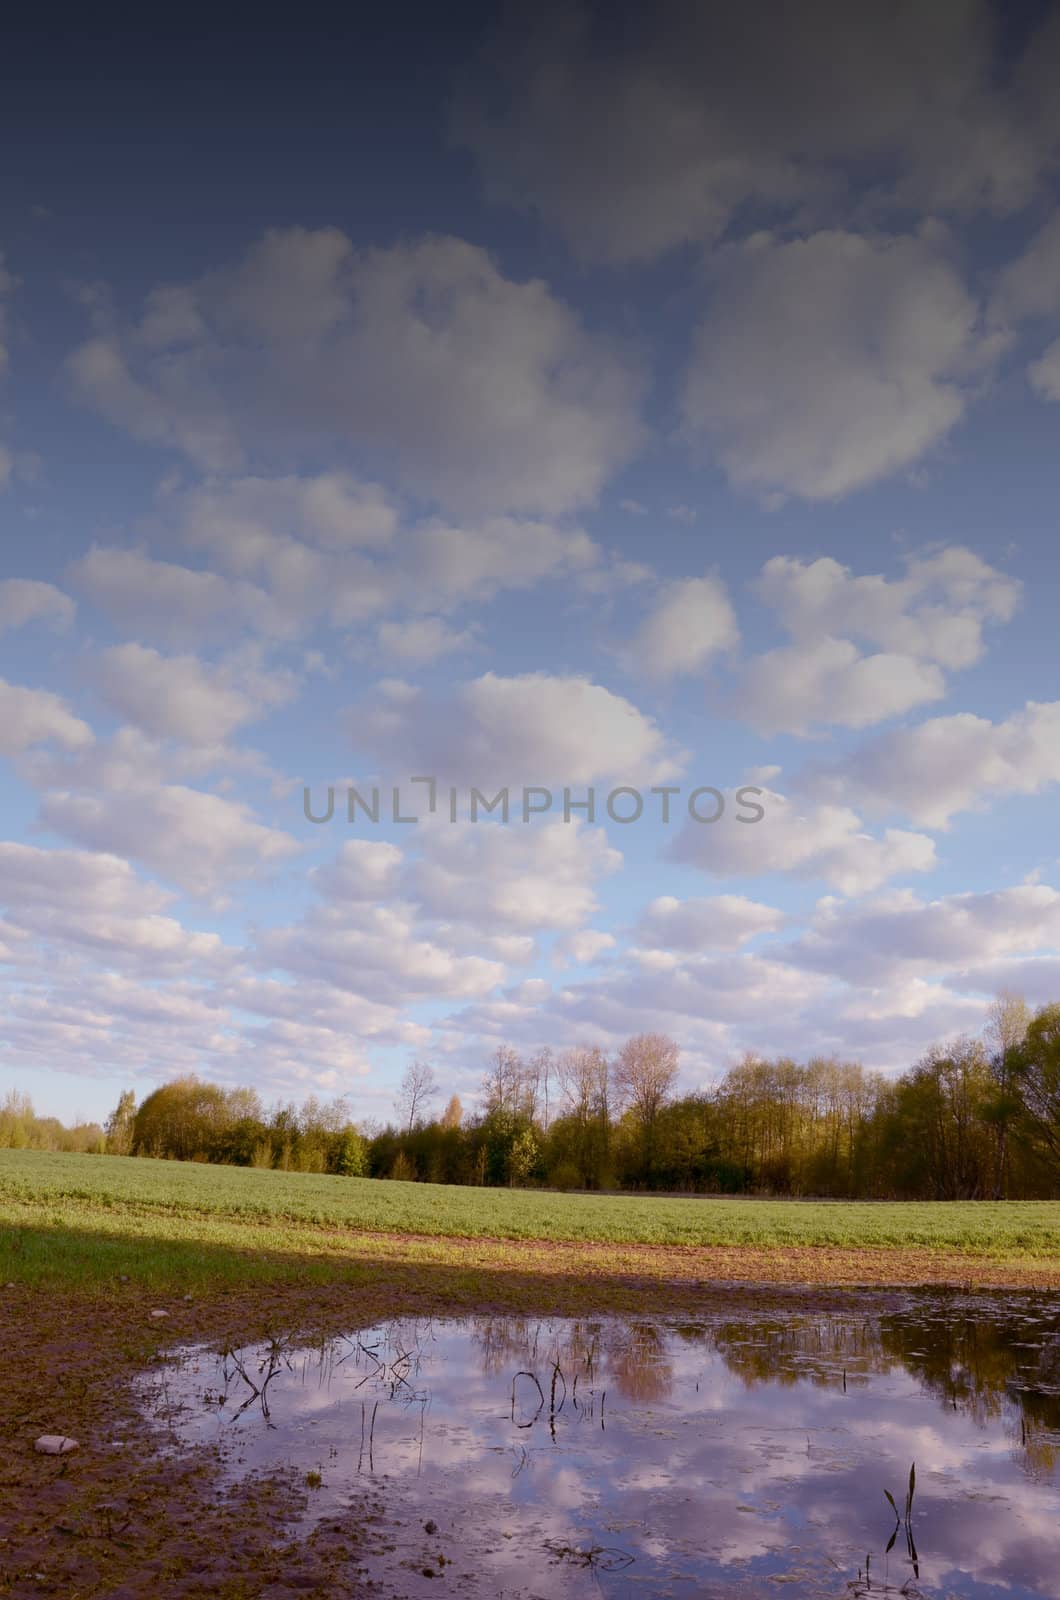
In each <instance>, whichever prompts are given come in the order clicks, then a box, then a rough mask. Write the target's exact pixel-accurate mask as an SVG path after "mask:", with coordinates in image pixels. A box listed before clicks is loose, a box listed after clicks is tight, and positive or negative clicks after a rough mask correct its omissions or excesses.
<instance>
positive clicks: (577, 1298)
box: [0, 1242, 1060, 1600]
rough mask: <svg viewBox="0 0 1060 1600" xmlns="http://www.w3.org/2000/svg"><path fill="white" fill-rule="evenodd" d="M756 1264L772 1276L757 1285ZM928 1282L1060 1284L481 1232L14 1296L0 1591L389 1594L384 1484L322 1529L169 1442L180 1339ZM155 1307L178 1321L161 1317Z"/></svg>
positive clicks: (811, 1303)
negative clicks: (359, 1276)
mask: <svg viewBox="0 0 1060 1600" xmlns="http://www.w3.org/2000/svg"><path fill="white" fill-rule="evenodd" d="M616 1256H618V1257H620V1259H616ZM513 1258H521V1263H522V1265H523V1267H524V1270H523V1271H522V1272H516V1271H513V1270H512V1264H513ZM638 1258H641V1259H643V1260H644V1262H645V1264H647V1263H648V1262H650V1267H651V1271H650V1274H649V1273H643V1274H638V1272H637V1271H636V1266H637V1260H638ZM756 1274H757V1275H758V1276H759V1277H760V1278H761V1279H762V1280H766V1279H767V1278H768V1279H769V1280H770V1281H760V1282H758V1283H756V1284H748V1283H747V1281H746V1280H747V1279H748V1278H751V1277H753V1276H755V1275H756ZM874 1275H875V1278H876V1286H875V1287H866V1288H861V1289H851V1288H846V1287H843V1286H842V1285H844V1284H846V1283H850V1282H860V1283H861V1284H862V1285H865V1284H871V1283H872V1281H873V1277H874ZM929 1282H934V1283H943V1284H952V1285H955V1286H957V1287H960V1288H969V1287H999V1286H1012V1287H1016V1288H1023V1289H1026V1288H1053V1287H1056V1286H1057V1285H1058V1284H1060V1267H1058V1268H1057V1269H1053V1268H1052V1267H1050V1268H1047V1269H1046V1268H1042V1267H1041V1266H1040V1265H1039V1266H1033V1265H1030V1264H1028V1266H1027V1267H1026V1268H1025V1269H1012V1268H1002V1267H1000V1266H994V1265H992V1264H991V1263H989V1262H982V1261H971V1260H962V1261H961V1262H960V1263H955V1261H954V1258H952V1257H949V1258H934V1259H933V1258H931V1257H929V1256H927V1255H926V1254H925V1253H924V1252H909V1253H903V1252H883V1251H881V1252H875V1253H867V1252H838V1251H827V1250H821V1251H809V1252H807V1251H785V1252H763V1253H754V1252H748V1251H746V1250H740V1251H687V1250H665V1251H651V1252H646V1251H645V1252H640V1251H633V1252H615V1251H613V1250H611V1251H607V1250H604V1249H600V1250H597V1249H596V1248H595V1247H588V1248H584V1247H583V1248H581V1249H579V1250H577V1251H569V1250H559V1251H557V1250H556V1249H555V1248H554V1247H550V1248H548V1249H547V1250H541V1249H539V1248H538V1247H535V1246H526V1247H518V1248H513V1247H510V1246H505V1247H504V1249H503V1251H499V1252H494V1253H493V1254H491V1252H490V1250H489V1248H488V1247H486V1246H483V1245H482V1244H481V1242H479V1243H477V1244H469V1246H468V1248H467V1253H466V1256H463V1257H462V1260H461V1265H460V1268H459V1270H457V1269H455V1268H449V1269H443V1268H442V1267H441V1266H432V1267H430V1268H427V1267H425V1266H420V1267H415V1266H403V1265H402V1264H401V1263H400V1262H398V1261H393V1262H389V1263H387V1264H386V1265H385V1266H383V1265H381V1266H380V1270H379V1273H378V1276H377V1278H376V1280H375V1281H374V1282H371V1283H368V1284H365V1285H360V1286H357V1287H351V1286H349V1285H342V1286H339V1287H336V1288H332V1289H329V1288H322V1287H321V1286H319V1285H313V1286H306V1287H301V1286H298V1285H283V1286H278V1287H270V1288H256V1289H240V1290H233V1291H230V1292H225V1293H214V1294H211V1295H209V1296H207V1297H201V1298H192V1299H185V1298H183V1296H181V1295H178V1294H160V1293H159V1292H158V1291H157V1290H155V1291H145V1290H144V1289H142V1288H141V1287H139V1286H137V1285H135V1284H131V1283H130V1284H120V1283H119V1284H116V1285H115V1286H114V1288H113V1290H112V1291H111V1292H108V1293H106V1294H98V1293H94V1294H91V1295H88V1294H76V1293H69V1292H64V1291H61V1290H54V1289H48V1290H45V1289H29V1288H25V1287H20V1286H14V1287H6V1288H0V1429H2V1437H3V1441H4V1449H3V1451H2V1453H0V1595H5V1596H8V1595H10V1596H16V1597H20V1600H21V1597H28V1596H30V1595H33V1596H40V1595H45V1594H62V1595H64V1596H66V1597H68V1600H82V1597H84V1600H87V1597H90V1596H92V1597H96V1596H107V1597H108V1600H131V1597H134V1596H165V1600H183V1597H188V1600H192V1597H198V1596H206V1595H216V1596H220V1597H222V1600H240V1597H241V1600H249V1597H258V1596H261V1597H267V1600H286V1597H289V1596H294V1595H309V1596H319V1597H321V1600H323V1597H325V1596H327V1597H344V1596H354V1595H364V1594H370V1593H372V1592H382V1591H380V1590H379V1589H378V1588H377V1587H375V1586H374V1584H373V1580H372V1578H371V1573H372V1571H373V1570H375V1569H376V1562H375V1555H376V1554H377V1553H378V1551H379V1549H380V1548H383V1547H385V1546H386V1543H387V1541H388V1538H389V1532H388V1514H389V1513H388V1508H387V1506H386V1504H385V1502H384V1500H383V1499H382V1497H380V1496H379V1495H378V1494H376V1493H374V1492H372V1491H368V1492H366V1495H365V1497H364V1499H363V1502H360V1503H359V1509H358V1511H357V1513H356V1515H355V1516H350V1515H347V1516H345V1517H342V1518H338V1519H328V1520H324V1521H322V1522H320V1523H318V1524H317V1525H316V1526H314V1527H313V1528H312V1530H311V1531H310V1532H309V1533H308V1534H306V1533H305V1532H304V1530H302V1529H300V1519H301V1518H302V1514H303V1512H304V1509H305V1506H306V1504H307V1503H308V1498H309V1496H310V1495H311V1494H312V1493H313V1490H312V1488H311V1487H310V1486H308V1485H307V1484H306V1483H305V1482H304V1481H300V1480H299V1479H298V1477H297V1475H296V1474H292V1473H290V1472H286V1471H282V1470H280V1471H273V1472H270V1473H269V1474H267V1475H265V1476H261V1477H255V1476H251V1477H249V1478H247V1479H245V1480H243V1481H241V1482H240V1483H238V1484H236V1485H234V1486H231V1487H229V1488H226V1489H224V1490H223V1491H222V1490H221V1489H220V1487H219V1484H220V1464H219V1462H218V1461H217V1460H215V1459H213V1457H212V1456H211V1452H210V1451H209V1450H208V1449H207V1450H204V1451H197V1452H195V1454H194V1456H192V1457H182V1456H180V1455H173V1454H171V1453H167V1452H166V1451H165V1450H163V1449H161V1448H160V1445H159V1438H158V1435H157V1431H156V1429H154V1428H153V1427H152V1426H151V1425H150V1424H149V1423H148V1421H147V1419H146V1418H145V1416H144V1414H143V1411H142V1409H141V1408H140V1407H139V1406H138V1405H137V1403H136V1400H135V1397H134V1392H133V1380H134V1379H135V1377H136V1375H137V1374H138V1373H142V1372H143V1371H144V1370H145V1369H146V1370H150V1369H151V1367H152V1365H157V1357H158V1353H159V1352H160V1351H161V1350H163V1349H166V1348H169V1347H172V1346H174V1345H189V1344H197V1343H204V1344H209V1345H212V1346H214V1347H219V1346H224V1345H230V1346H246V1345H248V1344H251V1343H253V1342H254V1341H255V1340H262V1339H267V1338H269V1337H270V1336H274V1335H276V1334H279V1333H282V1334H284V1335H285V1336H294V1335H297V1336H299V1337H300V1338H302V1339H303V1340H305V1341H306V1342H312V1341H313V1340H317V1339H324V1338H327V1337H328V1336H330V1335H335V1334H345V1333H349V1332H350V1331H351V1329H355V1328H358V1327H367V1326H368V1325H370V1324H372V1323H377V1322H380V1321H382V1320H384V1319H387V1318H394V1317H410V1316H423V1315H428V1314H431V1313H434V1314H439V1315H445V1314H450V1315H452V1314H466V1313H470V1312H475V1313H479V1314H488V1313H491V1312H495V1313H498V1314H508V1315H511V1314H512V1313H536V1314H554V1315H584V1314H588V1313H607V1312H615V1311H622V1312H628V1313H634V1314H636V1313H641V1314H646V1315H660V1314H663V1313H665V1314H667V1315H669V1316H684V1315H696V1314H699V1313H703V1314H709V1313H717V1312H722V1311H724V1312H727V1313H729V1314H736V1313H737V1312H740V1311H746V1312H748V1313H750V1312H753V1311H756V1310H762V1309H766V1308H769V1307H771V1306H772V1307H788V1308H792V1307H800V1306H804V1307H812V1308H814V1309H819V1310H828V1309H842V1308H843V1307H848V1308H849V1307H851V1306H853V1305H856V1306H858V1307H865V1308H867V1307H868V1306H870V1305H871V1306H873V1307H875V1308H885V1307H886V1306H887V1305H888V1303H891V1302H892V1294H891V1293H890V1292H889V1291H888V1289H887V1288H886V1287H880V1285H887V1284H890V1285H895V1286H897V1285H900V1284H911V1283H929ZM738 1284H742V1286H738ZM808 1285H809V1286H808ZM895 1292H897V1291H895ZM157 1310H164V1311H166V1312H167V1316H166V1317H165V1318H163V1319H156V1318H152V1316H151V1312H152V1311H157ZM159 1370H161V1369H159ZM45 1433H60V1434H65V1435H68V1436H71V1437H73V1438H75V1439H77V1440H78V1442H79V1449H78V1450H77V1451H76V1452H75V1453H74V1454H72V1455H69V1456H63V1457H46V1456H41V1455H38V1454H36V1453H35V1452H34V1448H33V1444H34V1440H35V1439H36V1438H37V1437H38V1436H39V1435H41V1434H45Z"/></svg>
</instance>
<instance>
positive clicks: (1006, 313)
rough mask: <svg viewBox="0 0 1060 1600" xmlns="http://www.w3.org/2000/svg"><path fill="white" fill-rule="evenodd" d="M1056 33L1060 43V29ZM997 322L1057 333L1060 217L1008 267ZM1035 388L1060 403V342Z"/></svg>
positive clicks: (1039, 360) (1033, 371) (1036, 376)
mask: <svg viewBox="0 0 1060 1600" xmlns="http://www.w3.org/2000/svg"><path fill="white" fill-rule="evenodd" d="M1053 31H1054V33H1055V35H1056V38H1057V40H1058V41H1060V29H1058V28H1056V27H1055V19H1054V30H1053ZM990 314H991V318H992V320H993V322H994V323H995V324H996V325H997V326H999V327H1002V328H1005V327H1009V326H1013V325H1015V326H1020V325H1021V324H1024V323H1028V322H1029V323H1032V324H1036V325H1037V327H1038V329H1039V337H1040V336H1041V332H1040V330H1041V329H1042V328H1043V327H1044V328H1045V329H1046V330H1047V332H1055V330H1056V328H1057V326H1058V324H1060V217H1055V216H1054V217H1052V218H1051V219H1050V220H1049V221H1048V222H1047V223H1046V224H1045V226H1044V227H1043V228H1042V229H1041V230H1040V232H1038V233H1037V234H1036V235H1035V236H1034V238H1033V239H1032V240H1031V242H1030V244H1029V245H1028V246H1027V248H1026V250H1025V251H1024V252H1023V254H1022V255H1021V256H1019V257H1018V258H1017V259H1016V260H1015V261H1012V262H1010V263H1009V264H1008V266H1007V267H1005V269H1004V270H1003V271H1002V273H1001V274H1000V277H999V279H998V283H997V287H996V289H995V291H994V296H993V299H992V301H991V305H990ZM1027 378H1028V381H1029V383H1030V385H1031V388H1032V389H1034V390H1035V391H1036V393H1038V394H1039V395H1040V396H1041V398H1042V399H1043V400H1052V401H1057V400H1060V338H1054V339H1053V340H1052V342H1051V343H1050V344H1048V345H1047V346H1046V347H1045V349H1044V350H1043V351H1042V352H1041V354H1040V355H1038V356H1037V357H1036V358H1035V359H1034V360H1033V361H1031V362H1030V364H1029V365H1028V367H1027Z"/></svg>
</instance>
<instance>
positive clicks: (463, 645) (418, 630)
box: [376, 617, 475, 667]
mask: <svg viewBox="0 0 1060 1600" xmlns="http://www.w3.org/2000/svg"><path fill="white" fill-rule="evenodd" d="M376 642H377V644H378V646H379V649H380V650H381V651H382V653H383V654H384V655H385V656H388V657H390V659H391V660H394V661H397V662H399V663H401V664H404V665H406V666H410V667H424V666H429V665H430V663H431V662H433V661H440V660H441V658H442V657H443V656H448V655H453V654H457V653H460V652H462V651H465V650H470V649H472V648H473V647H474V644H475V633H474V630H473V629H471V628H462V629H457V628H451V627H449V625H448V623H446V622H443V620H442V619H441V617H410V618H408V619H407V620H406V621H404V622H381V623H380V624H379V627H378V629H377V630H376Z"/></svg>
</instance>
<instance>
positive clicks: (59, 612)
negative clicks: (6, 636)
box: [0, 578, 74, 633]
mask: <svg viewBox="0 0 1060 1600" xmlns="http://www.w3.org/2000/svg"><path fill="white" fill-rule="evenodd" d="M73 617H74V602H73V601H72V600H71V599H70V596H69V595H66V594H63V592H62V590H61V589H57V588H56V587H55V585H54V584H52V583H40V582H38V581H37V580H36V579H35V578H5V579H4V580H3V581H2V582H0V633H3V632H4V630H5V629H6V628H21V627H24V626H25V624H26V623H27V622H35V621H36V620H37V619H38V618H42V619H43V620H45V621H47V622H51V623H53V624H55V625H56V626H58V627H66V626H67V625H68V624H69V623H70V622H72V621H73Z"/></svg>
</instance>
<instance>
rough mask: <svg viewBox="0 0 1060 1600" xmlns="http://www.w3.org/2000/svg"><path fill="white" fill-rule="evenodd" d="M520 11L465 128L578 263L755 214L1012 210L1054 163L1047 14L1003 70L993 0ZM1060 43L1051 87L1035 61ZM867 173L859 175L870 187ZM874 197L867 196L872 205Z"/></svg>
mask: <svg viewBox="0 0 1060 1600" xmlns="http://www.w3.org/2000/svg"><path fill="white" fill-rule="evenodd" d="M610 21H611V19H610V17H609V16H608V15H607V13H606V12H605V11H604V9H603V8H602V7H588V6H584V5H583V6H577V7H571V6H569V5H565V6H562V7H559V6H550V7H544V8H541V7H538V8H535V9H534V10H533V11H532V12H523V11H520V10H517V9H514V10H511V11H510V12H508V13H507V14H506V16H505V19H504V21H503V22H502V24H501V25H500V26H499V27H498V28H497V29H496V31H495V33H494V34H493V36H492V37H491V39H490V41H489V42H488V44H487V46H486V48H485V50H484V51H483V53H482V57H481V59H480V60H479V62H478V63H476V64H475V65H474V66H473V67H472V68H471V69H470V70H469V71H468V72H467V73H466V75H465V79H464V81H463V83H462V84H461V86H460V89H459V92H458V94H457V96H456V98H455V102H454V108H453V113H452V124H451V132H452V137H453V138H454V140H455V141H456V142H457V143H459V144H461V145H463V146H466V147H468V148H470V150H471V151H472V152H473V154H474V156H475V158H476V160H477V162H478V164H479V169H480V172H481V174H482V178H483V182H484V184H485V188H486V193H487V196H488V198H490V199H491V200H494V201H499V202H502V203H506V204H510V205H514V206H518V207H521V208H524V209H527V210H532V211H534V212H536V213H539V214H540V215H541V216H542V217H543V218H544V220H545V221H546V222H547V223H548V224H550V225H551V226H553V227H555V228H557V229H558V230H559V231H560V232H561V233H562V234H563V235H564V236H565V238H566V239H567V240H568V242H569V243H570V245H571V246H572V247H573V248H574V250H576V251H577V252H578V254H579V255H581V256H583V257H585V258H587V259H590V260H599V261H606V262H613V263H621V262H630V261H649V260H653V259H655V258H656V257H658V256H660V255H662V254H664V253H665V252H667V251H670V250H673V249H674V248H676V247H677V246H679V245H682V244H685V243H686V242H688V241H703V242H705V243H710V242H712V241H714V240H716V239H718V238H719V237H721V236H722V235H723V234H724V233H725V231H726V230H727V229H728V228H729V227H730V225H731V224H733V223H734V221H736V220H738V218H739V214H740V213H741V211H744V212H750V213H751V214H753V215H755V216H761V215H762V214H765V215H767V216H772V217H784V218H791V217H797V216H798V215H799V214H801V213H804V212H806V211H809V212H810V213H811V214H822V215H825V216H829V217H831V216H835V215H844V214H848V213H850V212H851V211H854V210H855V209H856V207H857V205H858V201H859V198H860V194H861V193H862V192H863V191H864V188H865V179H864V174H865V173H871V174H872V178H871V180H870V182H871V184H872V193H871V203H872V205H873V206H874V207H875V208H876V209H878V210H884V211H886V210H888V209H898V210H906V209H910V208H911V209H913V210H918V211H924V210H928V211H938V210H944V211H952V212H954V213H974V212H975V211H977V210H986V211H990V212H994V213H997V214H1004V213H1006V212H1012V211H1015V210H1018V209H1019V208H1020V207H1021V206H1023V205H1025V204H1026V203H1027V201H1028V200H1029V199H1030V198H1031V196H1032V195H1033V194H1034V192H1035V189H1036V186H1037V183H1038V180H1039V175H1040V172H1041V169H1042V167H1043V166H1044V165H1045V164H1046V163H1047V162H1048V161H1049V159H1050V158H1051V155H1052V153H1053V152H1052V144H1054V143H1055V137H1054V136H1053V132H1052V131H1051V130H1050V129H1049V128H1048V126H1047V124H1046V120H1045V119H1046V116H1047V115H1048V114H1047V113H1046V112H1045V110H1044V107H1045V106H1046V105H1048V104H1049V97H1048V96H1047V93H1045V92H1043V93H1041V94H1039V95H1035V94H1033V93H1031V92H1029V90H1032V89H1033V88H1034V87H1035V86H1037V87H1038V88H1039V89H1040V90H1042V91H1044V90H1045V85H1047V84H1048V82H1049V68H1048V65H1047V63H1048V64H1050V65H1051V67H1052V71H1053V76H1055V65H1056V61H1057V57H1058V51H1057V39H1056V37H1055V34H1056V30H1055V29H1054V30H1052V33H1050V29H1049V26H1048V22H1046V24H1045V26H1043V27H1042V28H1041V29H1040V31H1039V32H1038V34H1037V35H1036V36H1032V38H1031V39H1030V41H1029V42H1028V44H1027V46H1026V54H1025V56H1024V57H1023V58H1022V59H1017V61H1016V62H1015V64H1014V65H1013V66H1012V67H1011V68H1010V69H1009V70H1008V71H1006V72H1004V73H1000V74H999V72H998V70H997V58H996V52H995V39H994V34H995V30H996V18H995V15H994V14H993V13H992V11H991V9H990V8H989V7H988V6H987V4H986V3H985V0H971V3H969V4H961V5H946V6H934V7H930V8H924V7H922V6H916V5H911V4H903V5H900V6H897V7H894V6H891V7H879V8H872V7H863V6H862V7H850V6H848V5H845V4H843V3H842V0H807V3H805V4H803V5H800V6H799V7H796V8H790V9H780V10H778V11H776V12H775V13H774V14H772V15H771V16H770V20H769V26H768V28H763V27H762V26H761V25H760V19H759V18H758V17H757V16H756V15H755V14H754V12H753V11H751V12H742V11H736V10H732V9H724V8H719V7H712V6H703V5H698V4H696V3H695V0H673V3H670V4H668V5H667V6H666V7H665V8H662V9H659V10H655V9H651V8H648V9H644V10H642V11H638V12H637V13H636V14H635V15H631V16H630V17H628V18H626V19H625V22H624V25H623V27H622V28H621V29H620V30H616V29H614V28H613V27H611V26H610ZM1043 51H1045V52H1046V56H1045V62H1043V63H1042V65H1041V68H1040V70H1038V71H1037V75H1036V77H1035V83H1034V84H1030V83H1028V81H1027V74H1028V71H1032V72H1033V71H1035V70H1036V69H1035V68H1034V63H1035V62H1036V59H1037V57H1038V56H1039V55H1040V54H1041V52H1043ZM857 179H860V180H861V181H860V183H857V184H855V180H857ZM861 204H862V205H864V201H863V200H862V201H861Z"/></svg>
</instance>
